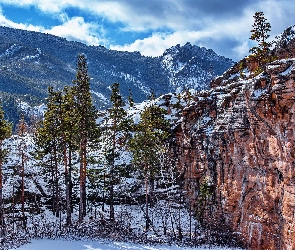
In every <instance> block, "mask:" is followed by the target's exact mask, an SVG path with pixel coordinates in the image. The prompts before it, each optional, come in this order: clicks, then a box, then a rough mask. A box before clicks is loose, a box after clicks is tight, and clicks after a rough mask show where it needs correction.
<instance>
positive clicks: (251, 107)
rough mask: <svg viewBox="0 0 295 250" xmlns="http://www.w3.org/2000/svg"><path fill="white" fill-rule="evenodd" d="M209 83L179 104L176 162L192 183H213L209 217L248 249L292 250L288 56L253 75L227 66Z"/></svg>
mask: <svg viewBox="0 0 295 250" xmlns="http://www.w3.org/2000/svg"><path fill="white" fill-rule="evenodd" d="M212 86H213V88H212V89H211V90H209V91H203V92H201V93H199V94H198V95H196V96H195V97H194V101H193V102H192V103H191V104H190V105H188V106H187V107H185V108H184V109H183V112H182V119H181V120H180V121H179V123H178V126H177V127H176V129H175V131H176V134H177V142H176V143H177V147H178V148H177V149H178V150H177V152H178V154H179V157H178V158H179V161H178V165H179V168H181V169H185V170H186V177H187V178H188V179H193V180H194V182H195V187H198V186H199V184H200V183H201V182H202V180H203V179H204V178H207V179H208V180H209V181H210V183H212V184H214V185H213V186H214V187H215V189H214V194H215V198H216V202H217V203H218V204H219V205H218V206H216V209H217V210H218V211H219V213H217V212H216V213H215V214H216V216H220V214H223V216H224V217H225V220H226V223H227V224H228V225H230V226H231V228H232V229H233V230H234V231H235V232H237V233H240V238H241V239H243V241H244V242H245V244H246V245H247V246H248V248H250V249H290V250H291V249H295V169H294V168H295V59H288V60H278V61H275V62H273V63H272V64H270V65H268V66H267V70H266V72H265V73H263V74H260V75H258V76H257V77H254V78H253V77H250V74H249V73H247V72H246V71H245V72H244V79H241V77H240V73H238V70H237V69H231V70H229V71H228V72H227V73H226V74H225V75H224V76H223V77H220V78H218V79H216V81H215V82H214V83H213V84H212ZM191 193H192V192H191ZM196 196H197V195H196ZM196 198H197V197H196Z"/></svg>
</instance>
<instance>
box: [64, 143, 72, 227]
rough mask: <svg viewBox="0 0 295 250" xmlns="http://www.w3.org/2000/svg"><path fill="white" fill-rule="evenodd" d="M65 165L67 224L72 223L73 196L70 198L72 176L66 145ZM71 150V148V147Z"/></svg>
mask: <svg viewBox="0 0 295 250" xmlns="http://www.w3.org/2000/svg"><path fill="white" fill-rule="evenodd" d="M63 151H64V166H65V184H66V211H67V212H66V213H67V218H66V225H67V226H69V225H71V223H72V221H71V214H72V213H71V198H70V179H69V178H70V177H69V166H68V158H67V148H66V145H64V150H63ZM69 151H70V149H69Z"/></svg>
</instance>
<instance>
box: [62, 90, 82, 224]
mask: <svg viewBox="0 0 295 250" xmlns="http://www.w3.org/2000/svg"><path fill="white" fill-rule="evenodd" d="M61 105H62V106H61V110H62V112H61V117H60V119H61V128H60V129H61V147H62V151H63V162H64V175H65V186H66V214H67V218H66V221H67V223H66V224H67V225H70V224H71V223H72V222H71V220H72V219H71V214H72V206H73V205H72V193H73V191H72V190H73V182H72V170H73V163H72V162H73V152H74V151H75V150H77V149H78V141H77V137H76V133H77V131H78V126H77V125H78V124H77V122H76V120H75V115H76V113H75V99H74V93H73V89H72V88H69V87H65V88H64V95H63V96H62V104H61Z"/></svg>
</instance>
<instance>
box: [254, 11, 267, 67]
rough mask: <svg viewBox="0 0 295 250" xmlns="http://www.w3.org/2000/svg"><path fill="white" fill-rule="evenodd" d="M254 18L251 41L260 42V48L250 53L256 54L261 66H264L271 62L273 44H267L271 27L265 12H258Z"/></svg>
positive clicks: (257, 47)
mask: <svg viewBox="0 0 295 250" xmlns="http://www.w3.org/2000/svg"><path fill="white" fill-rule="evenodd" d="M253 17H254V24H253V25H252V27H253V29H252V30H251V33H252V34H251V37H250V38H249V39H251V40H253V41H256V42H258V46H255V47H253V48H251V49H250V50H249V52H250V53H253V54H254V56H255V58H256V60H257V61H258V63H259V66H264V65H265V63H266V62H268V61H270V60H271V58H269V56H268V53H269V51H270V47H271V45H272V44H271V43H269V42H267V38H269V32H270V29H271V26H270V23H269V22H267V19H266V18H265V17H264V13H263V12H256V13H255V15H254V16H253Z"/></svg>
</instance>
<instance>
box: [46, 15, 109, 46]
mask: <svg viewBox="0 0 295 250" xmlns="http://www.w3.org/2000/svg"><path fill="white" fill-rule="evenodd" d="M64 21H65V22H64V23H63V24H62V25H58V26H54V27H53V28H51V29H49V30H46V32H47V33H49V34H52V35H56V36H61V37H65V38H67V39H68V40H70V41H80V42H83V43H86V44H88V45H99V44H103V43H105V42H106V39H104V38H103V37H104V30H103V29H102V28H101V27H99V26H98V25H97V24H95V23H86V22H85V21H84V18H83V17H73V18H71V19H68V18H65V19H64ZM97 29H99V30H100V34H98V33H97V32H96V30H97Z"/></svg>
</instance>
